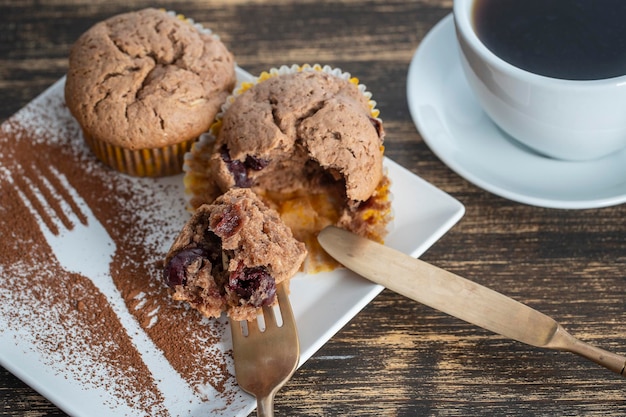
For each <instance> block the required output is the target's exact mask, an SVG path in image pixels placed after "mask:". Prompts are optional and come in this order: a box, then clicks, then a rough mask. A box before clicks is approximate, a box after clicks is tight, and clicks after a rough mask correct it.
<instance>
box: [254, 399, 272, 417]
mask: <svg viewBox="0 0 626 417" xmlns="http://www.w3.org/2000/svg"><path fill="white" fill-rule="evenodd" d="M256 415H257V417H274V395H272V394H270V395H266V396H264V397H260V398H257V400H256Z"/></svg>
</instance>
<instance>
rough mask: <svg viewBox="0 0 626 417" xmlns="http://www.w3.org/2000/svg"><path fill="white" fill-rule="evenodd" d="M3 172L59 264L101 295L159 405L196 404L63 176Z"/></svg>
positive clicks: (43, 170)
mask: <svg viewBox="0 0 626 417" xmlns="http://www.w3.org/2000/svg"><path fill="white" fill-rule="evenodd" d="M2 171H4V173H5V174H6V176H7V178H8V179H9V181H10V182H11V183H12V185H13V186H14V188H15V190H16V191H17V193H18V195H19V196H20V199H21V200H22V202H23V203H24V205H25V206H26V207H27V208H28V211H29V212H30V213H31V215H32V216H33V217H34V218H35V219H36V221H37V223H38V225H39V227H40V229H41V232H42V233H43V235H44V237H45V239H46V241H47V243H48V245H49V246H50V248H51V249H52V251H53V252H54V255H55V257H56V259H57V261H58V262H59V264H60V265H61V266H62V267H63V268H64V269H65V270H67V271H69V272H74V273H78V274H81V275H83V276H85V277H87V278H89V279H90V280H91V281H92V282H93V284H94V285H95V286H96V287H97V288H98V290H100V292H101V293H102V294H103V295H104V296H105V297H106V299H107V301H108V303H109V305H110V306H111V308H112V310H113V311H114V312H115V313H116V315H117V317H118V318H119V320H120V323H121V324H122V326H123V327H124V329H125V330H126V333H127V335H128V336H129V337H130V339H131V341H132V342H133V344H134V345H135V347H136V348H137V350H138V351H139V353H140V354H141V356H142V358H143V361H144V363H145V365H146V366H147V367H148V369H149V370H150V372H151V373H152V376H153V378H154V380H155V383H156V384H157V386H158V388H159V390H160V392H161V394H162V397H163V398H164V401H165V403H164V406H165V407H166V408H167V409H169V410H173V409H176V408H179V407H180V404H178V407H177V406H176V402H177V401H184V402H185V408H186V409H188V408H189V406H190V405H192V404H189V399H190V398H196V399H197V401H198V402H200V399H199V398H197V397H196V396H195V395H194V394H193V393H192V389H191V387H189V384H187V383H186V382H185V381H184V380H183V379H182V377H181V376H180V375H179V374H178V373H177V372H176V370H175V369H174V368H173V367H172V366H171V365H170V363H169V362H168V361H167V360H166V358H165V357H164V356H163V353H162V351H161V350H160V349H158V348H157V347H156V345H155V344H154V342H153V341H152V339H150V337H149V336H148V335H147V334H146V332H145V331H144V330H143V329H142V328H141V326H140V325H139V322H138V321H137V320H136V318H135V317H134V316H133V315H132V314H131V313H130V311H129V310H128V308H127V306H126V303H125V302H124V299H123V297H122V294H121V293H120V291H119V290H118V288H117V287H116V285H115V283H114V281H113V278H112V277H111V273H110V264H111V261H112V259H113V256H114V254H115V251H116V245H115V242H114V241H113V239H112V238H111V237H110V236H109V234H108V232H107V231H106V229H105V228H104V227H103V226H102V224H101V223H100V222H99V221H98V219H97V218H96V217H95V216H94V214H93V212H92V211H91V209H90V208H89V206H88V205H87V203H86V202H85V201H84V200H83V198H82V197H81V196H80V195H79V194H78V192H77V191H76V190H75V189H74V188H73V187H72V186H71V184H70V183H69V181H68V179H67V178H66V177H65V175H63V174H62V173H61V172H59V171H58V170H57V169H56V168H54V167H52V166H47V167H42V166H37V167H35V166H30V165H24V166H19V165H18V166H16V167H15V169H13V171H12V172H10V171H9V170H7V169H6V168H2ZM191 408H193V407H191Z"/></svg>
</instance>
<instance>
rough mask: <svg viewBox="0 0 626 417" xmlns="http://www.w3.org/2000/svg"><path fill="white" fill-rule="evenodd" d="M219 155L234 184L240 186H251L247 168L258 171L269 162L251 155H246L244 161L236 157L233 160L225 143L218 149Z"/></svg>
mask: <svg viewBox="0 0 626 417" xmlns="http://www.w3.org/2000/svg"><path fill="white" fill-rule="evenodd" d="M220 156H221V157H222V160H223V161H224V163H225V164H226V166H227V167H228V170H229V171H230V173H231V174H232V175H233V179H234V180H235V185H236V186H237V187H240V188H249V187H251V186H252V181H251V180H250V178H249V177H248V170H249V169H251V170H254V171H260V170H262V169H263V168H265V167H266V166H267V165H268V164H269V161H268V160H267V159H263V158H257V157H256V156H253V155H246V159H245V161H244V162H241V161H239V160H237V159H235V160H233V159H232V158H231V157H230V153H229V151H228V147H227V146H226V145H222V147H221V149H220Z"/></svg>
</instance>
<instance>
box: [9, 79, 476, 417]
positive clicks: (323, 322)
mask: <svg viewBox="0 0 626 417" xmlns="http://www.w3.org/2000/svg"><path fill="white" fill-rule="evenodd" d="M238 75H239V78H240V80H242V79H247V78H249V77H251V76H250V75H249V74H247V73H246V72H245V71H239V72H238ZM63 86H64V79H61V80H59V81H58V82H57V83H56V84H54V85H53V86H51V87H50V88H49V89H48V90H46V91H45V92H44V93H43V94H42V95H40V96H39V97H37V98H36V99H35V100H33V101H32V102H31V103H29V104H28V105H27V106H26V107H25V108H24V109H22V110H21V111H20V112H18V113H17V114H16V115H15V116H14V117H12V118H11V119H10V123H9V122H5V123H4V124H3V126H2V131H3V132H12V131H13V130H15V126H16V124H17V125H26V126H28V129H29V131H30V132H34V133H31V136H30V137H29V138H28V140H32V141H34V142H38V141H48V140H52V141H60V142H62V146H66V145H67V146H69V147H70V148H72V149H75V152H77V153H80V158H78V159H80V161H84V162H83V163H84V164H85V166H84V167H83V166H82V165H81V166H80V167H79V168H80V169H82V168H84V169H85V173H88V174H89V175H91V174H93V172H94V171H93V170H95V171H97V170H102V171H105V170H107V169H106V168H104V167H103V166H102V165H100V163H98V162H97V161H95V159H93V158H92V157H91V155H90V153H89V150H88V149H86V146H84V145H83V142H82V139H81V137H80V129H78V127H77V126H76V124H75V121H74V120H73V118H72V117H71V115H70V114H69V112H68V111H67V108H66V107H65V106H64V98H63ZM44 124H45V126H44ZM51 132H52V133H51ZM54 132H58V133H57V134H55V133H54ZM0 139H2V137H0ZM5 140H6V139H5ZM1 142H2V140H0V146H1V145H2V143H1ZM5 146H10V144H9V145H5ZM0 149H2V148H1V147H0ZM2 156H3V155H2V152H0V168H1V169H0V192H2V193H7V192H9V191H10V190H9V189H10V187H11V182H10V180H9V179H8V178H9V177H11V176H12V175H15V173H11V172H10V169H9V168H7V167H6V166H5V167H4V168H3V167H2V166H1V164H2V162H3V159H2ZM5 158H6V156H5ZM4 161H5V162H7V161H6V160H4ZM5 165H9V166H10V164H5ZM385 166H386V169H387V170H388V175H389V177H390V179H391V183H392V186H391V192H392V195H393V211H394V221H393V223H392V225H391V231H390V234H389V235H388V237H387V242H386V243H387V244H388V245H389V246H391V247H394V248H396V249H399V250H401V251H402V252H405V253H408V254H411V255H413V256H416V257H417V256H420V255H421V254H422V253H423V252H424V251H426V250H427V249H428V248H429V247H430V246H431V245H432V244H433V243H434V242H435V241H437V240H438V239H439V238H440V237H441V236H442V235H443V234H445V233H446V232H447V231H448V230H449V229H450V228H451V227H452V226H453V225H454V224H455V223H456V222H457V221H458V220H459V219H460V218H461V217H462V216H463V214H464V207H463V205H462V204H461V203H459V202H458V201H457V200H455V199H454V198H452V197H450V196H449V195H447V194H446V193H444V192H443V191H441V190H439V189H437V188H435V187H434V186H432V185H431V184H429V183H427V182H425V181H424V180H422V179H421V178H419V177H417V176H416V175H414V174H413V173H411V172H409V171H408V170H406V169H404V168H402V167H401V166H399V165H398V164H396V163H395V162H393V161H391V160H389V159H385ZM88 170H92V171H89V172H88ZM107 171H108V170H107ZM78 172H80V170H79V171H78ZM106 175H109V176H121V174H117V173H113V172H111V171H108V172H107V173H106ZM72 181H73V178H72V177H69V176H68V182H69V183H72ZM124 181H127V182H128V184H129V185H128V187H129V195H131V196H133V197H131V198H135V197H134V196H139V197H137V198H139V201H142V200H141V196H145V198H154V199H155V201H158V202H159V206H158V213H160V214H159V215H158V216H157V217H158V218H154V217H155V216H154V215H152V213H153V212H154V207H151V210H152V211H150V212H146V213H145V216H144V215H142V212H141V211H142V205H141V204H138V205H137V208H136V212H137V213H133V214H137V215H139V217H140V218H142V219H144V220H145V222H146V228H147V232H146V233H147V235H146V236H144V237H142V241H141V242H145V243H144V244H146V245H151V246H150V248H156V249H154V250H152V249H151V253H152V252H153V253H152V255H153V258H150V259H139V260H137V259H135V260H134V261H135V262H150V263H154V264H156V263H157V262H158V260H159V259H162V257H163V255H164V253H165V251H167V249H168V248H169V245H170V244H171V241H172V240H173V238H174V237H175V235H176V234H177V233H178V231H179V230H180V228H181V227H182V225H183V224H184V222H185V221H186V220H187V219H188V213H187V212H186V211H185V210H184V207H183V206H184V196H183V193H184V188H183V184H182V177H181V176H175V177H170V178H164V179H157V180H154V179H141V178H136V179H135V178H133V179H130V178H125V179H124ZM115 197H116V196H111V195H108V194H107V189H106V187H103V190H102V191H101V192H100V197H99V198H101V199H102V201H105V199H107V198H115ZM97 205H98V201H96V202H95V203H94V202H93V201H92V202H91V203H90V207H91V208H96V207H97ZM94 211H96V210H94ZM29 215H31V214H30V213H29V212H28V210H24V216H29ZM105 220H108V221H110V220H111V219H105ZM5 221H8V220H5ZM100 221H101V222H102V221H103V219H100ZM150 222H152V223H153V224H155V225H158V227H157V228H158V229H159V233H158V234H157V235H154V234H153V235H150V232H149V230H152V229H155V228H154V227H148V226H150ZM129 235H131V234H130V233H129ZM4 238H5V237H4V236H3V239H4ZM128 239H133V237H132V236H129V237H128ZM155 242H156V243H155ZM87 244H89V243H87ZM14 255H16V254H12V256H11V257H10V258H12V259H15V256H14ZM5 259H8V257H7V256H3V257H2V260H0V274H1V275H2V276H3V279H2V280H1V283H0V299H1V300H2V301H1V302H0V304H1V305H2V306H1V307H0V334H2V337H1V339H0V363H1V364H2V365H3V366H4V367H5V368H7V369H8V370H10V371H11V372H12V373H14V374H15V375H16V376H18V377H19V378H20V379H22V380H23V381H25V382H26V383H27V384H29V385H30V386H32V387H33V388H34V389H36V390H37V391H39V392H40V393H41V394H42V395H44V396H45V397H47V398H48V399H49V400H50V401H52V402H53V403H55V404H56V405H57V406H59V407H60V408H61V409H63V410H64V411H65V412H67V413H68V414H70V415H74V416H86V417H91V416H99V417H106V416H121V415H126V416H140V415H145V414H146V411H145V408H142V407H139V406H134V405H133V402H132V401H129V400H128V399H123V398H119V390H118V389H114V388H112V387H115V386H116V384H120V381H117V380H115V378H112V377H111V375H115V372H110V371H108V370H107V369H108V368H106V367H107V366H111V365H110V364H106V365H105V364H102V363H99V362H98V361H97V360H96V361H94V359H93V354H92V355H88V354H87V351H85V350H83V351H81V350H79V349H73V350H71V351H68V352H66V354H60V353H59V352H51V351H50V350H49V349H47V348H45V346H47V345H46V344H44V343H43V341H44V340H46V341H47V343H48V342H50V341H51V340H57V339H58V340H59V342H58V343H57V345H55V346H58V348H59V349H64V346H66V345H68V344H71V343H72V342H73V341H75V340H77V338H80V337H82V336H81V333H80V332H77V333H75V332H74V331H73V330H72V329H71V328H70V329H68V328H63V327H58V326H57V327H55V321H54V319H55V317H54V314H55V312H54V311H50V314H49V315H48V316H46V315H45V314H44V317H45V318H46V319H45V320H42V321H40V322H37V320H34V321H33V320H28V318H29V317H32V316H37V315H36V314H35V313H38V314H39V312H35V311H30V310H29V309H31V310H34V309H36V308H37V307H36V305H37V304H36V303H29V302H26V303H24V304H23V305H19V306H18V307H17V308H16V303H15V302H13V301H14V300H16V299H19V298H20V297H21V296H22V295H23V294H21V293H18V292H17V291H18V290H16V289H15V288H14V286H13V285H11V282H15V280H28V279H31V278H32V275H30V277H29V275H28V274H22V273H16V272H14V271H15V269H14V265H7V264H6V263H7V262H8V261H5ZM50 262H53V260H52V259H50ZM103 262H108V260H106V259H103ZM26 266H27V267H28V265H26ZM30 267H31V268H32V267H33V265H30ZM24 269H28V268H24ZM46 269H47V268H46V265H45V264H44V265H40V267H39V268H32V269H31V272H30V274H37V275H35V276H38V274H45V273H46ZM12 271H13V272H12ZM65 278H66V277H64V276H56V277H55V279H65ZM154 280H155V281H156V282H157V284H160V283H159V282H158V278H154ZM43 282H44V283H45V281H43ZM44 285H45V284H44ZM157 286H158V285H157ZM18 287H19V288H23V287H22V286H18ZM382 289H383V288H382V287H381V286H379V285H376V284H373V283H371V282H369V281H367V280H365V279H363V278H361V277H358V276H356V275H355V274H353V273H351V272H349V271H347V270H336V271H332V272H328V273H321V274H316V275H305V274H299V275H297V276H296V277H295V278H294V279H293V280H292V283H291V303H292V305H293V310H294V313H295V316H296V320H297V322H298V328H299V334H300V340H301V349H302V351H301V364H302V363H304V362H305V361H306V360H308V359H309V358H310V357H311V355H313V354H314V353H315V352H316V351H317V350H318V349H319V348H320V347H321V346H322V345H323V344H324V343H326V342H327V341H328V340H329V339H330V338H331V337H332V336H333V335H334V334H335V333H336V332H337V331H338V330H339V329H341V328H342V327H343V326H344V325H345V324H346V323H347V322H348V321H349V320H350V319H352V318H353V317H354V316H355V315H356V314H357V313H358V312H359V311H360V310H361V309H362V308H363V307H364V306H366V305H367V304H368V303H369V302H370V301H371V300H372V299H373V298H374V297H376V295H377V294H379V293H380V291H381V290H382ZM9 300H11V301H12V302H9ZM137 308H139V307H137ZM38 317H41V314H39V316H38ZM47 317H49V319H48V318H47ZM16 320H17V321H16ZM19 320H23V322H20V321H19ZM215 322H217V325H215V328H216V329H217V330H216V331H217V332H218V333H217V334H218V335H219V337H218V338H217V340H216V341H214V342H212V344H211V345H210V346H206V349H207V352H210V354H211V355H216V356H219V357H223V358H225V359H224V360H225V364H226V366H225V368H224V369H221V370H219V369H218V370H217V371H216V370H215V369H209V368H208V367H207V369H206V372H207V373H208V372H213V373H215V372H218V373H219V372H221V373H222V375H218V376H219V377H220V378H222V380H223V381H222V383H223V386H224V387H225V388H224V391H223V392H220V393H219V395H218V394H217V393H216V392H215V391H214V390H212V389H211V388H210V387H198V386H197V384H196V385H194V386H193V387H191V386H180V385H177V384H175V383H174V382H173V381H161V382H160V385H159V387H160V388H161V394H162V395H163V397H165V401H164V404H165V406H163V405H161V406H160V408H159V405H158V404H157V405H156V406H155V407H156V408H155V410H156V409H158V410H161V414H162V415H167V414H168V412H169V414H170V415H172V416H188V415H192V416H200V415H202V416H209V415H210V416H234V415H237V416H245V415H248V414H249V413H250V412H251V411H252V410H253V409H254V407H255V405H256V404H255V401H254V399H253V398H252V397H251V396H249V395H247V394H245V393H243V392H242V391H240V390H239V388H238V387H237V385H236V382H235V379H234V376H233V375H234V369H233V366H232V357H231V355H230V349H231V340H230V332H229V330H228V326H227V325H226V320H224V319H223V318H222V319H221V320H215ZM44 324H45V325H44ZM196 324H197V325H203V326H211V324H207V323H206V320H205V321H198V322H197V323H196ZM191 325H192V326H193V325H194V324H191ZM219 332H221V333H219ZM188 343H199V342H198V341H194V340H193V339H190V340H189V341H188ZM203 343H208V342H206V341H205V342H203ZM94 348H95V347H94ZM137 349H138V350H139V352H140V353H141V355H142V357H145V356H146V355H154V354H155V353H151V352H146V351H145V350H146V349H148V348H146V347H145V346H137ZM158 354H159V352H156V355H158ZM68 358H71V360H68ZM163 361H165V362H167V361H166V360H165V359H164V358H163ZM120 366H122V365H120ZM100 367H102V369H100ZM202 371H203V372H204V371H205V370H202ZM121 372H128V370H127V369H124V370H121ZM199 393H201V394H202V395H200V394H199ZM129 395H134V394H129ZM137 395H138V394H137Z"/></svg>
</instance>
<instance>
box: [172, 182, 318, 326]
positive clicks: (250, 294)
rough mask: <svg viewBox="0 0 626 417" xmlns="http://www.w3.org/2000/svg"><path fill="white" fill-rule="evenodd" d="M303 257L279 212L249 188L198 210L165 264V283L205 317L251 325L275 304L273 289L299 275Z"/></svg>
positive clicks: (179, 237)
mask: <svg viewBox="0 0 626 417" xmlns="http://www.w3.org/2000/svg"><path fill="white" fill-rule="evenodd" d="M305 256H306V249H305V247H304V244H303V243H301V242H298V241H297V240H296V239H294V237H293V235H292V234H291V230H289V228H288V227H287V226H286V225H285V224H283V222H282V221H281V219H280V217H279V216H278V213H276V212H275V211H274V210H271V209H269V208H268V207H266V206H265V205H264V204H263V203H262V202H261V200H259V198H258V197H257V196H256V195H255V194H254V193H253V192H252V191H250V190H249V189H232V190H230V191H228V192H227V193H226V194H224V195H222V196H220V197H219V198H218V199H217V200H215V201H214V202H213V204H205V205H202V206H200V207H199V208H198V210H196V212H195V213H194V215H193V216H192V218H191V219H190V220H189V221H188V222H187V224H186V225H185V226H184V227H183V229H182V231H181V232H180V234H179V235H178V237H177V238H176V240H175V241H174V243H173V245H172V247H171V249H170V250H169V252H168V254H167V256H166V259H165V269H164V279H165V281H166V283H167V284H168V285H169V286H170V287H172V288H173V289H174V294H173V297H174V299H176V300H181V301H187V302H188V303H189V304H190V305H191V306H192V307H194V308H196V309H197V310H198V311H200V312H201V313H202V314H204V315H205V316H208V317H219V316H220V315H221V313H222V312H223V311H226V312H227V314H228V316H229V317H231V318H233V319H235V320H253V319H255V318H256V316H257V311H258V309H259V308H261V307H262V306H268V305H273V304H275V302H276V286H277V285H278V284H280V283H282V282H284V281H287V280H289V279H291V278H292V276H293V275H294V274H295V273H296V272H298V269H299V268H300V265H301V264H302V261H303V260H304V258H305Z"/></svg>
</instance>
